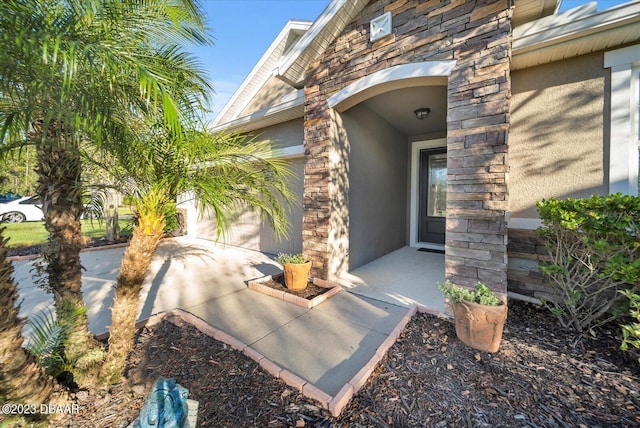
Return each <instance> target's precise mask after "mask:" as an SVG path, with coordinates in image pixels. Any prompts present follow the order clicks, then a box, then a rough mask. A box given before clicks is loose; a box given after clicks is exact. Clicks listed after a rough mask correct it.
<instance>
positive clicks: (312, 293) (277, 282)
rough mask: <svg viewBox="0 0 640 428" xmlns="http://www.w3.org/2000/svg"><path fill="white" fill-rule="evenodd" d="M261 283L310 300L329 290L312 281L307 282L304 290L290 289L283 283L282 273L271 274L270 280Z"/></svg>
mask: <svg viewBox="0 0 640 428" xmlns="http://www.w3.org/2000/svg"><path fill="white" fill-rule="evenodd" d="M260 284H261V285H265V286H267V287H270V288H273V289H274V290H278V291H285V292H287V293H289V294H293V295H294V296H298V297H302V298H303V299H307V300H311V299H313V298H314V297H318V296H320V295H321V294H324V293H326V292H327V291H329V290H331V289H330V288H325V287H319V286H317V285H315V284H314V283H313V282H312V281H309V282H307V288H305V289H304V290H290V289H288V288H287V286H286V285H285V283H284V275H273V276H272V277H271V279H270V280H268V281H264V282H260Z"/></svg>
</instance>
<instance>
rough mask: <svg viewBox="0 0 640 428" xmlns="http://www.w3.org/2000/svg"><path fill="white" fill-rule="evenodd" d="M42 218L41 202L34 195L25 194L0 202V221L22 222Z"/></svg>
mask: <svg viewBox="0 0 640 428" xmlns="http://www.w3.org/2000/svg"><path fill="white" fill-rule="evenodd" d="M43 219H44V213H43V212H42V204H40V200H39V199H38V198H37V197H36V196H26V197H24V198H20V199H16V200H15V201H11V202H6V203H4V204H0V223H22V222H23V221H41V220H43Z"/></svg>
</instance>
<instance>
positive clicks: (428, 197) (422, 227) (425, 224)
mask: <svg viewBox="0 0 640 428" xmlns="http://www.w3.org/2000/svg"><path fill="white" fill-rule="evenodd" d="M446 209H447V152H446V150H445V149H431V150H422V151H421V152H420V224H419V227H418V233H419V235H420V236H419V241H420V242H426V243H431V244H444V230H445V216H446Z"/></svg>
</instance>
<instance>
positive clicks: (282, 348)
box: [14, 239, 415, 398]
mask: <svg viewBox="0 0 640 428" xmlns="http://www.w3.org/2000/svg"><path fill="white" fill-rule="evenodd" d="M123 251H124V250H123V249H122V248H118V249H108V250H100V251H91V252H84V253H83V254H82V263H83V265H84V267H85V268H86V272H85V275H84V277H83V278H84V285H83V288H84V295H85V299H86V303H87V306H88V307H89V322H90V329H91V330H92V331H93V332H94V333H96V334H100V333H103V332H105V331H107V326H108V325H109V323H110V311H109V307H110V305H111V302H112V300H113V288H114V285H115V278H116V275H117V272H118V266H119V263H120V260H121V258H122V253H123ZM14 266H15V268H16V275H15V277H16V280H17V281H18V289H19V292H20V295H21V298H23V299H24V302H23V304H22V310H21V314H22V315H23V316H28V315H30V314H31V313H33V312H34V311H38V310H41V309H42V308H44V307H47V306H49V305H51V299H50V297H49V296H47V295H46V294H45V293H44V292H43V291H42V290H41V289H39V288H37V287H35V286H34V285H33V281H32V280H31V275H30V274H29V270H30V268H31V266H32V262H30V261H18V262H14ZM279 270H280V269H279V267H278V265H277V264H276V263H275V262H274V261H273V260H272V259H271V258H270V257H269V256H267V255H266V254H263V253H260V252H256V251H250V250H245V249H241V248H237V247H231V246H227V247H223V246H221V245H215V244H213V243H211V242H209V241H204V240H186V239H173V240H167V241H164V242H163V243H162V245H161V246H160V248H159V249H158V252H157V254H156V256H155V258H154V260H153V263H152V266H151V270H150V272H149V274H148V275H147V281H146V282H145V284H144V287H143V293H142V305H141V306H142V307H141V314H140V319H146V318H149V317H150V316H151V315H153V314H156V313H158V312H162V311H168V310H171V309H174V308H180V309H182V310H184V311H186V312H188V313H190V314H192V315H194V316H196V317H198V318H200V319H201V320H203V321H205V322H206V323H207V324H208V325H210V326H212V327H214V328H215V329H218V330H220V331H222V332H224V333H226V334H228V335H230V336H232V337H233V338H235V339H237V340H239V341H240V342H242V343H244V344H245V345H248V347H249V348H250V349H252V350H253V351H252V352H254V353H258V354H260V355H262V356H264V357H265V358H267V359H268V360H269V361H270V362H272V363H273V364H276V365H277V366H279V367H280V368H282V369H283V370H286V371H288V372H290V373H292V374H294V375H295V376H297V377H299V378H301V379H302V380H303V381H304V382H306V383H308V384H309V385H312V386H313V387H315V388H318V389H320V390H321V391H320V392H323V393H324V395H322V394H321V395H320V396H321V397H323V396H327V395H328V396H330V397H329V398H331V397H336V396H337V395H339V392H341V391H343V392H344V390H345V387H346V389H347V390H349V391H351V394H353V392H354V388H353V386H349V382H353V379H355V378H357V376H356V375H357V374H358V373H361V374H362V369H363V367H366V366H367V365H369V367H370V366H371V363H372V361H376V362H377V361H378V360H379V359H380V357H381V355H380V354H381V352H382V351H381V349H382V348H385V349H384V351H386V348H388V346H390V344H391V343H392V342H393V340H395V337H397V335H398V334H399V332H400V330H401V328H399V327H398V325H399V324H401V325H402V326H403V325H404V323H406V322H407V321H408V318H409V316H408V313H411V314H412V313H415V308H414V309H413V312H410V311H408V310H407V308H403V307H400V306H396V305H393V304H390V303H385V302H381V301H379V300H376V299H372V298H368V297H364V296H357V295H354V294H351V293H348V292H342V293H338V294H337V295H335V296H334V297H332V298H331V299H329V300H328V301H326V302H324V303H322V304H321V305H319V306H317V307H315V308H312V309H304V308H301V307H299V306H295V305H293V304H290V303H287V302H284V301H282V300H278V299H275V298H273V297H270V296H267V295H264V294H260V293H257V292H255V291H253V290H250V289H248V288H247V286H246V282H245V281H247V280H249V279H254V278H259V277H262V276H265V275H269V274H273V273H276V272H278V271H279ZM390 335H391V336H392V337H391V338H390ZM389 339H391V340H389ZM249 348H247V349H249ZM245 353H246V352H245ZM376 354H378V355H377V357H376ZM376 358H377V359H376ZM265 361H266V360H265ZM369 373H370V371H369ZM367 376H368V374H367ZM356 389H357V388H356ZM309 390H310V389H309ZM303 392H304V391H303ZM347 395H348V394H347ZM341 396H344V394H342V395H341Z"/></svg>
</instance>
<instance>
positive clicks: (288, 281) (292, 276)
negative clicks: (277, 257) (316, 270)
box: [284, 261, 311, 290]
mask: <svg viewBox="0 0 640 428" xmlns="http://www.w3.org/2000/svg"><path fill="white" fill-rule="evenodd" d="M310 272H311V262H310V261H308V262H306V263H285V264H284V283H285V285H286V286H287V288H288V289H289V290H304V289H305V288H307V283H308V282H309V273H310Z"/></svg>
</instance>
